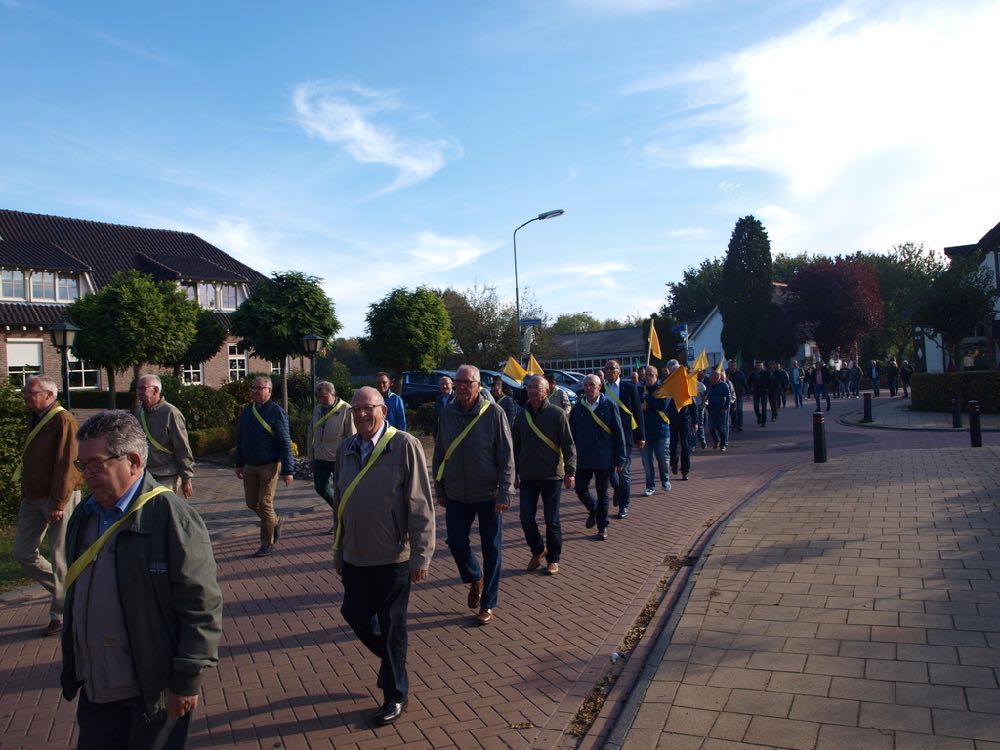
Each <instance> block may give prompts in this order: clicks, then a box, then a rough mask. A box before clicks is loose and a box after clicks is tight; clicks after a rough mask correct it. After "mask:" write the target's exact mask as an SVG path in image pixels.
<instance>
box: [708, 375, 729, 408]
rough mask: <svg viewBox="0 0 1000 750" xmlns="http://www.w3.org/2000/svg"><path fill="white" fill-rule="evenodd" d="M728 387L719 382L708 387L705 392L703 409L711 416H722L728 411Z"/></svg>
mask: <svg viewBox="0 0 1000 750" xmlns="http://www.w3.org/2000/svg"><path fill="white" fill-rule="evenodd" d="M729 395H730V394H729V386H728V385H726V384H725V383H723V382H722V381H721V380H720V381H719V382H718V383H716V384H715V385H710V386H708V390H707V391H706V392H705V408H706V409H708V410H709V411H710V412H712V414H722V413H723V412H727V411H729Z"/></svg>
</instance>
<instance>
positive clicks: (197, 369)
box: [181, 362, 205, 385]
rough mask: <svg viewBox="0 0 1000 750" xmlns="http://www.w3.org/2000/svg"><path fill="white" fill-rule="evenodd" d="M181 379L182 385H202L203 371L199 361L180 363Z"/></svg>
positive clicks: (203, 379) (203, 381)
mask: <svg viewBox="0 0 1000 750" xmlns="http://www.w3.org/2000/svg"><path fill="white" fill-rule="evenodd" d="M181 380H182V381H183V382H184V385H204V383H205V371H204V370H203V369H202V365H201V363H200V362H199V363H198V364H186V365H182V366H181Z"/></svg>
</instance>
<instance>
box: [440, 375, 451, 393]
mask: <svg viewBox="0 0 1000 750" xmlns="http://www.w3.org/2000/svg"><path fill="white" fill-rule="evenodd" d="M453 388H454V385H453V383H452V382H451V378H449V377H448V376H447V375H442V376H441V379H440V380H439V381H438V390H439V391H441V393H442V395H445V396H450V395H451V392H452V389H453Z"/></svg>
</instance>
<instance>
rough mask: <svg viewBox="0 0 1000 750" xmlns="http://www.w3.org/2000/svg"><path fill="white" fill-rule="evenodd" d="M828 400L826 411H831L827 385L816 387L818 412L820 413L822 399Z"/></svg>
mask: <svg viewBox="0 0 1000 750" xmlns="http://www.w3.org/2000/svg"><path fill="white" fill-rule="evenodd" d="M822 398H825V399H826V410H827V411H830V392H829V391H828V390H827V389H826V383H823V384H821V385H817V386H816V411H820V408H819V401H820V399H822Z"/></svg>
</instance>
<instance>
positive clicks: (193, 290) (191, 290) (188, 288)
mask: <svg viewBox="0 0 1000 750" xmlns="http://www.w3.org/2000/svg"><path fill="white" fill-rule="evenodd" d="M181 289H183V290H184V296H186V297H187V298H188V299H189V300H191V301H192V302H197V301H198V286H197V285H196V284H182V285H181Z"/></svg>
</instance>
